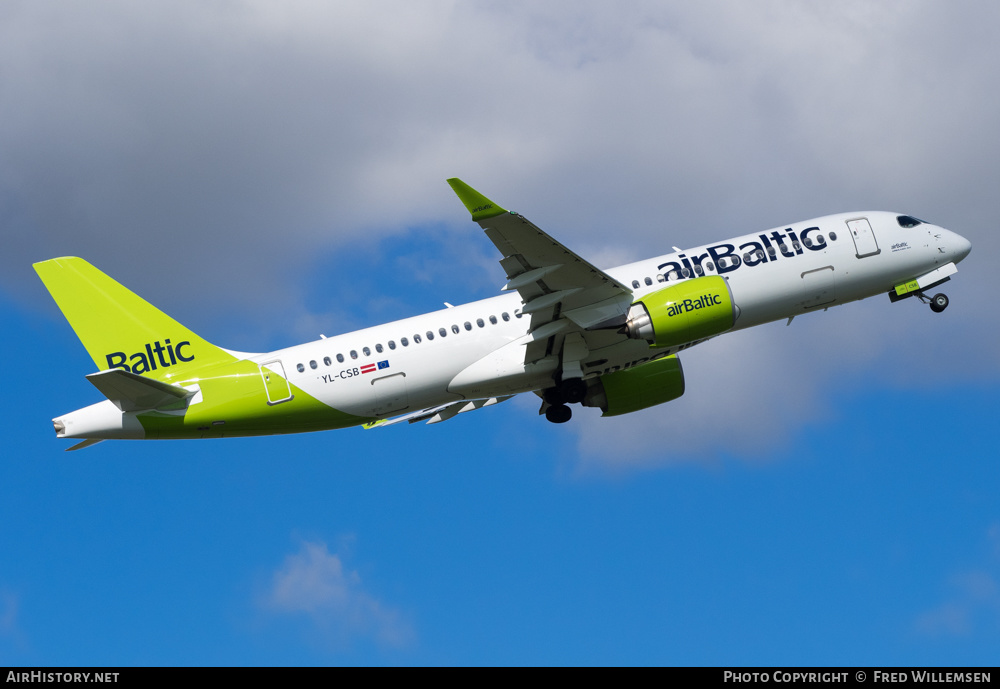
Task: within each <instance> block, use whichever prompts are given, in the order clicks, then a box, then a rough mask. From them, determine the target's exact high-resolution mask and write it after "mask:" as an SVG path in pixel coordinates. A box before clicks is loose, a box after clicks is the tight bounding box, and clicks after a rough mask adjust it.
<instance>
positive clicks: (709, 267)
mask: <svg viewBox="0 0 1000 689" xmlns="http://www.w3.org/2000/svg"><path fill="white" fill-rule="evenodd" d="M705 270H715V264H713V263H712V262H711V261H705Z"/></svg>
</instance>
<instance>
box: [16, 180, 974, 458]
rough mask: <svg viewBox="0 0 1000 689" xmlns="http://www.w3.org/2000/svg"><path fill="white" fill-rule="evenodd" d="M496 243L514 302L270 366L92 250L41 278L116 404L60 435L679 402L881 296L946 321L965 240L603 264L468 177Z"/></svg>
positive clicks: (57, 422)
mask: <svg viewBox="0 0 1000 689" xmlns="http://www.w3.org/2000/svg"><path fill="white" fill-rule="evenodd" d="M448 183H449V184H450V185H451V187H452V189H453V190H454V191H455V193H456V194H457V195H458V197H459V198H460V199H461V201H462V202H463V203H464V204H465V206H466V208H467V209H468V210H469V211H470V212H471V213H472V219H473V220H474V221H476V222H478V223H479V225H480V226H481V227H482V228H483V230H484V231H485V232H486V236H487V237H488V238H489V239H490V241H492V242H493V244H494V245H495V246H496V248H497V249H498V250H499V251H500V254H501V255H502V258H501V259H500V265H501V266H502V267H503V270H504V272H505V273H506V274H507V284H506V285H505V286H504V288H503V291H504V292H505V293H504V294H502V295H500V296H497V297H493V298H491V299H484V300H482V301H477V302H473V303H470V304H465V305H463V306H455V307H451V306H450V305H448V308H445V309H442V310H440V311H435V312H433V313H428V314H424V315H421V316H414V317H413V318H407V319H405V320H401V321H396V322H393V323H387V324H385V325H380V326H377V327H374V328H367V329H365V330H358V331H356V332H351V333H346V334H344V335H338V336H336V337H329V338H323V339H320V340H318V341H316V342H308V343H306V344H301V345H297V346H295V347H289V348H287V349H280V350H278V351H275V352H268V353H266V354H247V353H244V352H237V351H232V350H228V349H222V348H220V347H216V346H215V345H212V344H210V343H209V342H207V341H206V340H203V339H202V338H200V337H199V336H198V335H196V334H194V333H193V332H191V331H190V330H188V329H187V328H185V327H184V326H183V325H181V324H180V323H178V322H177V321H175V320H173V319H172V318H170V317H169V316H167V315H166V314H164V313H163V312H161V311H159V310H158V309H156V308H155V307H154V306H152V305H150V304H149V303H148V302H146V301H144V300H142V299H141V298H140V297H138V296H136V295H135V294H133V293H132V292H130V291H129V290H127V289H126V288H124V287H122V286H121V285H120V284H118V283H117V282H115V281H114V280H112V279H111V278H109V277H108V276H107V275H105V274H104V273H102V272H100V271H99V270H97V269H96V268H94V267H93V266H91V265H90V264H89V263H87V262H86V261H84V260H82V259H79V258H55V259H51V260H48V261H43V262H41V263H37V264H35V270H36V271H37V272H38V275H39V276H40V277H41V279H42V281H43V282H44V283H45V286H46V287H47V288H48V290H49V292H50V293H51V294H52V297H53V298H54V299H55V301H56V303H57V304H58V305H59V308H60V309H61V310H62V312H63V314H64V315H65V316H66V318H67V320H69V322H70V324H71V325H72V327H73V329H74V330H75V331H76V334H77V336H78V337H79V338H80V340H81V342H82V343H83V345H84V347H86V349H87V351H88V352H89V354H90V355H91V357H92V358H93V360H94V363H95V364H96V365H97V369H98V371H97V372H96V373H91V374H90V375H88V376H87V379H88V380H89V381H90V382H91V383H93V384H94V386H95V387H96V388H97V389H98V390H99V391H100V392H101V393H102V394H103V395H104V396H105V397H106V398H107V399H106V400H104V401H101V402H98V403H97V404H94V405H91V406H89V407H85V408H83V409H79V410H77V411H74V412H71V413H69V414H66V415H64V416H61V417H58V418H56V419H53V424H54V426H55V430H56V435H57V436H58V437H60V438H78V439H83V442H81V443H78V444H76V445H74V446H73V447H71V448H69V449H77V448H80V447H85V446H87V445H92V444H94V443H96V442H99V441H100V440H103V439H107V438H219V437H226V436H249V435H266V434H273V433H298V432H304V431H317V430H324V429H332V428H345V427H348V426H358V425H364V426H365V427H367V428H373V427H379V426H385V425H390V424H394V423H398V422H402V421H407V422H410V423H414V422H417V421H427V422H428V423H436V422H439V421H445V420H447V419H450V418H452V417H454V416H456V415H457V414H460V413H463V412H467V411H473V410H476V409H481V408H483V407H487V406H490V405H492V404H496V403H498V402H502V401H504V400H506V399H509V398H510V397H511V396H513V395H516V394H519V393H526V392H533V393H535V394H536V395H538V396H539V397H540V398H541V400H542V404H541V410H540V412H539V413H544V414H545V417H546V418H547V419H548V420H549V421H552V422H554V423H563V422H565V421H568V420H569V419H570V416H571V414H572V412H571V408H570V406H569V405H570V404H582V405H584V406H589V407H599V408H600V409H601V410H602V411H603V415H604V416H614V415H618V414H626V413H629V412H633V411H636V410H639V409H644V408H647V407H651V406H653V405H656V404H661V403H663V402H668V401H670V400H672V399H676V398H677V397H679V396H681V395H682V394H683V393H684V374H683V371H682V370H681V365H680V361H679V360H678V358H677V353H678V352H680V351H681V350H683V349H687V348H689V347H693V346H694V345H697V344H700V343H702V342H705V341H706V340H708V339H710V338H713V337H716V336H718V335H722V334H723V333H727V332H733V331H736V330H742V329H743V328H749V327H751V326H754V325H760V324H761V323H767V322H770V321H774V320H778V319H789V320H790V319H792V318H794V317H795V316H798V315H800V314H803V313H808V312H810V311H821V310H824V309H826V308H828V307H830V306H834V305H837V304H843V303H845V302H849V301H855V300H857V299H864V298H866V297H870V296H874V295H878V294H886V293H888V295H889V298H890V300H891V301H893V302H895V301H899V300H901V299H905V298H909V297H916V298H917V299H919V300H920V301H923V302H925V303H929V304H930V307H931V309H932V310H933V311H935V312H940V311H943V310H944V309H945V307H947V306H948V298H947V297H946V296H945V295H944V294H935V295H933V296H928V295H927V293H926V292H927V290H929V289H931V288H933V287H936V286H937V285H939V284H941V283H942V282H944V281H946V280H948V279H949V278H950V277H951V276H952V275H953V274H954V273H955V272H956V271H957V268H956V265H955V264H957V263H958V262H959V261H961V260H962V259H963V258H965V257H966V256H967V255H968V254H969V251H970V250H971V248H972V247H971V244H970V243H969V242H968V241H967V240H966V239H964V238H963V237H960V236H959V235H957V234H955V233H954V232H950V231H948V230H946V229H943V228H941V227H939V226H937V225H933V224H931V223H928V222H924V221H922V220H918V219H916V218H914V217H913V216H910V215H903V214H899V213H887V212H882V211H876V212H860V213H843V214H840V215H830V216H826V217H822V218H817V219H815V220H808V221H806V222H799V223H793V224H791V225H785V226H782V227H779V228H777V229H773V230H767V231H764V232H757V233H753V234H747V235H743V236H740V237H736V238H733V239H728V240H725V241H721V242H715V243H711V244H706V245H704V246H698V247H694V248H690V249H686V250H681V249H678V248H677V247H673V249H674V251H673V253H669V254H664V255H662V256H657V257H655V258H650V259H647V260H644V261H638V262H636V263H630V264H629V265H625V266H620V267H618V268H613V269H611V270H601V269H600V268H597V267H596V266H594V265H592V264H591V263H589V262H587V261H586V260H584V259H583V258H581V257H579V256H577V255H576V254H575V253H573V252H572V251H570V250H569V249H567V248H566V247H564V246H563V245H562V244H560V243H559V242H558V241H556V240H555V239H553V238H552V237H550V236H549V235H547V234H546V233H544V232H542V231H541V230H540V229H538V228H537V227H535V225H533V224H532V223H531V222H529V221H528V220H527V219H526V218H524V217H523V216H521V215H518V214H517V213H513V212H509V211H506V210H504V209H503V208H501V207H500V206H498V205H497V204H495V203H493V202H492V201H490V200H489V199H487V198H486V197H485V196H483V195H482V194H480V193H479V192H477V191H476V190H474V189H472V188H471V187H469V186H468V185H467V184H465V183H464V182H462V181H461V180H459V179H450V180H448Z"/></svg>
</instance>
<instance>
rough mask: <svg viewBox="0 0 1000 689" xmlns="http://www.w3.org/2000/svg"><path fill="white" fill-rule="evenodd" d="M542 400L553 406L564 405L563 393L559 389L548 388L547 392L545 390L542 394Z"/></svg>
mask: <svg viewBox="0 0 1000 689" xmlns="http://www.w3.org/2000/svg"><path fill="white" fill-rule="evenodd" d="M542 399H543V400H545V401H546V402H548V403H549V404H551V405H553V406H555V405H558V404H565V403H566V398H565V397H563V392H562V390H561V389H560V388H549V389H548V390H545V391H544V392H543V393H542Z"/></svg>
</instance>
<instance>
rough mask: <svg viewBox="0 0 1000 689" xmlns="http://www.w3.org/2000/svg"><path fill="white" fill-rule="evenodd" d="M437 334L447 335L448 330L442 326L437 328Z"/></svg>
mask: <svg viewBox="0 0 1000 689" xmlns="http://www.w3.org/2000/svg"><path fill="white" fill-rule="evenodd" d="M438 335H440V336H441V337H446V336H447V335H448V331H447V330H445V329H444V328H438Z"/></svg>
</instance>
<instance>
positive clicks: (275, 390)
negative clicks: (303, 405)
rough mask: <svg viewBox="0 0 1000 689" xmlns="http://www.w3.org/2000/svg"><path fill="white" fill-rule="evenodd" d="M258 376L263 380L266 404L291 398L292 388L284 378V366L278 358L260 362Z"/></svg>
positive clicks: (279, 402) (278, 402) (277, 402)
mask: <svg viewBox="0 0 1000 689" xmlns="http://www.w3.org/2000/svg"><path fill="white" fill-rule="evenodd" d="M260 377H261V379H263V381H264V390H265V391H266V392H267V403H268V404H281V403H282V402H287V401H288V400H290V399H292V388H291V386H290V385H289V384H288V379H287V378H285V367H284V366H282V365H281V361H280V360H279V359H275V360H274V361H265V362H264V363H263V364H261V365H260Z"/></svg>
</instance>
